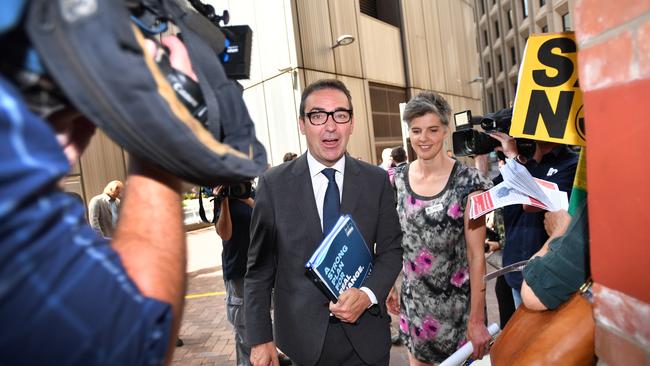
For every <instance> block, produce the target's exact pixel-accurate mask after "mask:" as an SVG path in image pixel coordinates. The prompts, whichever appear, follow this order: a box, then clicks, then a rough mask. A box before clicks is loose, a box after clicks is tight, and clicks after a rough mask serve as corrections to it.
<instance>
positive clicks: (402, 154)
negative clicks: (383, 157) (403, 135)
mask: <svg viewBox="0 0 650 366" xmlns="http://www.w3.org/2000/svg"><path fill="white" fill-rule="evenodd" d="M390 158H391V160H392V161H393V163H394V164H395V167H398V166H402V165H404V164H406V159H407V157H406V150H404V148H403V147H401V146H398V147H396V148H394V149H393V150H391V152H390Z"/></svg>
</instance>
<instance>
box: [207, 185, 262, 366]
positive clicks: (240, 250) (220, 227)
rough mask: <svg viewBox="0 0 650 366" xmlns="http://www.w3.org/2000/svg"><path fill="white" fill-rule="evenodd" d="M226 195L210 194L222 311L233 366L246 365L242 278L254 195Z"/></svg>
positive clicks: (248, 353)
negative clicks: (218, 244) (232, 337)
mask: <svg viewBox="0 0 650 366" xmlns="http://www.w3.org/2000/svg"><path fill="white" fill-rule="evenodd" d="M224 188H225V189H224ZM224 192H226V194H223V193H224ZM227 192H228V187H227V186H226V187H224V186H218V187H216V188H215V189H214V191H213V193H214V196H215V197H216V200H217V201H218V200H221V202H220V203H219V204H218V206H217V207H218V208H217V209H216V210H215V211H216V212H215V215H216V216H218V217H219V219H218V220H217V222H216V223H215V228H216V230H217V234H218V235H219V236H220V237H221V240H222V241H223V242H222V244H223V251H222V252H221V263H222V266H223V281H224V283H225V286H226V312H227V318H228V321H229V322H230V324H232V326H233V328H234V333H235V351H236V353H237V366H249V365H250V364H251V363H250V356H251V347H250V346H249V345H248V344H247V342H246V341H245V339H246V338H245V337H246V322H245V314H244V309H243V305H244V275H245V274H246V261H247V258H248V246H249V243H250V229H249V227H250V223H251V214H252V213H253V206H254V205H255V192H254V190H251V193H250V196H249V197H246V198H231V197H230V195H229V194H227Z"/></svg>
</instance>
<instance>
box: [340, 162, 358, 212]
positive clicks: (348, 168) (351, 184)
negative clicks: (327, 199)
mask: <svg viewBox="0 0 650 366" xmlns="http://www.w3.org/2000/svg"><path fill="white" fill-rule="evenodd" d="M360 172H361V170H360V169H359V162H358V161H356V160H355V159H353V158H351V157H349V156H346V157H345V174H344V175H343V199H342V200H341V214H342V215H344V214H352V213H353V212H354V209H355V208H356V207H357V202H358V201H359V196H361V188H362V187H363V182H362V181H361V175H360ZM353 218H354V217H353Z"/></svg>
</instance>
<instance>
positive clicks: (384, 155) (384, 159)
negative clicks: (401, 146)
mask: <svg viewBox="0 0 650 366" xmlns="http://www.w3.org/2000/svg"><path fill="white" fill-rule="evenodd" d="M392 151H393V149H391V148H389V147H387V148H385V149H384V150H382V152H381V162H380V163H379V166H380V167H381V168H382V169H384V170H388V168H390V167H391V166H393V161H392V159H391V158H390V153H391V152H392Z"/></svg>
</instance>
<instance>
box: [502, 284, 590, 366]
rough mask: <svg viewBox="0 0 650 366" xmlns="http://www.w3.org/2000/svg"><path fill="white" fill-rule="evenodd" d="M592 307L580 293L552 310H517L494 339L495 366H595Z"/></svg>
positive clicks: (522, 308)
mask: <svg viewBox="0 0 650 366" xmlns="http://www.w3.org/2000/svg"><path fill="white" fill-rule="evenodd" d="M594 327H595V324H594V319H593V313H592V306H591V303H589V301H587V300H586V299H585V298H584V297H582V295H581V294H580V293H576V294H574V295H573V296H572V297H571V298H570V299H569V300H568V301H566V302H565V303H564V304H562V305H561V306H560V307H558V308H557V309H555V310H547V311H533V310H529V309H527V308H526V307H525V306H524V305H522V306H520V307H519V308H518V309H517V311H515V313H514V314H513V316H512V318H511V319H510V320H509V321H508V324H507V325H506V327H505V329H503V331H501V334H499V336H498V337H497V339H496V341H495V342H494V345H493V346H492V349H491V350H490V359H491V362H492V365H494V366H516V365H526V366H534V365H562V366H573V365H575V366H578V365H595V364H596V357H595V354H594Z"/></svg>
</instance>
